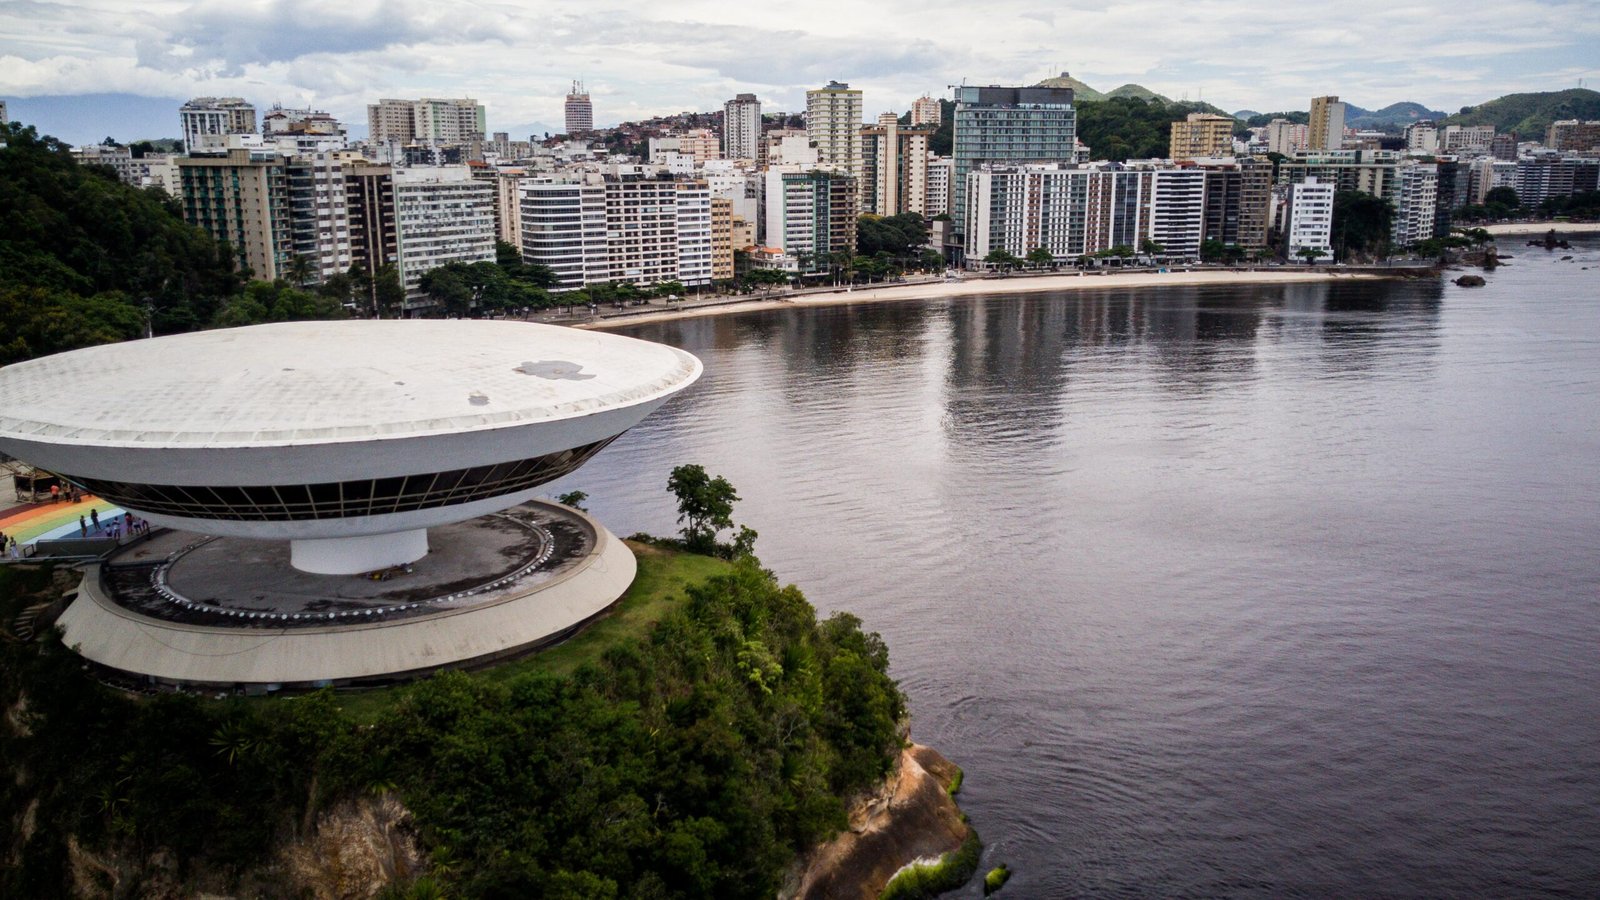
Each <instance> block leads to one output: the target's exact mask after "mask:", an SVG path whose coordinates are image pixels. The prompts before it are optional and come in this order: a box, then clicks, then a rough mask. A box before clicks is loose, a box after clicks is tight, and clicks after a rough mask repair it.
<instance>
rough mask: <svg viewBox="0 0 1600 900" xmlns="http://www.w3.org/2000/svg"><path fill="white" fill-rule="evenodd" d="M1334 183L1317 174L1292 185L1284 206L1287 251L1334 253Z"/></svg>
mask: <svg viewBox="0 0 1600 900" xmlns="http://www.w3.org/2000/svg"><path fill="white" fill-rule="evenodd" d="M1333 194H1334V186H1333V185H1331V184H1324V183H1322V182H1320V181H1318V180H1317V179H1316V178H1315V177H1311V178H1307V179H1306V180H1305V181H1303V182H1301V183H1299V184H1295V185H1291V186H1290V187H1289V190H1288V205H1287V206H1286V208H1285V209H1284V229H1283V244H1284V251H1285V255H1286V256H1288V257H1289V258H1291V259H1293V258H1294V257H1295V256H1297V255H1299V253H1300V251H1301V250H1306V249H1313V250H1320V251H1322V254H1323V256H1325V257H1326V256H1331V255H1332V254H1333Z"/></svg>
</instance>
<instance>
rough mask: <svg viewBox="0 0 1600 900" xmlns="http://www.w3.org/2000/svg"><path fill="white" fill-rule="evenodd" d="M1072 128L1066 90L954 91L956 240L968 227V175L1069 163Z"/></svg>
mask: <svg viewBox="0 0 1600 900" xmlns="http://www.w3.org/2000/svg"><path fill="white" fill-rule="evenodd" d="M1077 126H1078V118H1077V110H1076V109H1074V108H1073V105H1072V89H1071V88H1049V87H995V86H990V87H966V86H962V87H958V88H956V109H955V123H954V141H955V145H954V158H955V163H954V168H953V170H952V173H951V174H952V176H953V179H952V181H951V192H952V197H951V201H952V203H951V205H952V206H953V207H954V209H953V210H951V219H952V220H953V222H952V224H953V225H954V226H955V231H956V234H957V237H958V239H959V238H960V236H961V235H962V234H963V233H964V230H965V227H966V222H967V206H966V204H967V193H968V192H967V173H969V172H972V171H974V170H975V169H976V168H977V167H979V166H981V165H984V164H986V163H1002V162H1021V163H1026V162H1036V163H1050V162H1067V163H1070V162H1072V160H1073V154H1074V149H1075V147H1076V144H1077V137H1078V127H1077ZM957 261H959V260H957Z"/></svg>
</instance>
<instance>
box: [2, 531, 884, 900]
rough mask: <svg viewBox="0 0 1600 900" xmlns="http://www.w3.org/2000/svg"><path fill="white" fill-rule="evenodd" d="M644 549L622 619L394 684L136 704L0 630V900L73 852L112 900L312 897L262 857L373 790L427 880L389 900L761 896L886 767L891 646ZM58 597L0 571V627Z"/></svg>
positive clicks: (754, 580)
mask: <svg viewBox="0 0 1600 900" xmlns="http://www.w3.org/2000/svg"><path fill="white" fill-rule="evenodd" d="M636 552H638V553H639V566H640V568H639V576H638V579H637V580H636V581H635V583H634V587H633V588H630V590H629V593H628V594H627V595H626V596H625V597H624V598H623V600H622V601H621V605H620V608H619V609H618V610H616V611H615V612H614V613H613V614H612V616H611V618H610V619H608V620H606V621H604V622H602V623H600V624H599V625H597V626H594V627H592V628H591V630H590V631H589V632H587V633H585V634H583V635H580V636H578V637H576V638H574V639H572V640H571V641H570V642H568V643H567V644H564V645H562V646H561V647H558V648H555V649H554V650H552V651H548V655H546V654H539V655H535V656H532V657H529V658H527V659H525V660H521V661H516V662H511V663H505V664H502V665H500V666H498V667H496V668H492V669H489V670H486V671H483V672H479V673H474V674H463V673H459V672H457V673H450V674H444V675H439V676H437V677H434V678H430V679H427V680H424V681H421V682H417V683H415V684H411V685H407V686H403V687H399V688H393V689H389V690H386V691H382V692H366V693H360V694H333V693H331V692H327V691H324V692H321V693H318V694H313V695H310V696H302V697H299V698H283V699H266V698H262V699H258V700H246V699H242V698H239V699H229V700H212V699H202V698H199V697H195V696H193V695H163V696H160V697H154V698H148V697H147V698H133V697H129V696H126V695H123V694H120V693H118V692H116V691H113V690H111V689H109V688H106V687H104V686H102V685H101V684H99V683H98V682H96V681H94V680H93V679H92V678H91V677H90V676H89V674H88V673H87V672H85V671H84V667H83V666H82V660H81V659H79V658H78V657H77V656H76V655H74V654H73V653H72V652H71V651H69V650H68V649H66V648H64V647H62V646H61V644H60V641H59V640H48V641H44V642H32V643H25V644H24V643H17V642H15V641H4V642H0V707H3V708H5V709H6V710H8V713H7V715H5V716H3V717H0V759H3V760H4V761H5V763H4V772H3V773H0V774H3V776H4V777H0V896H5V897H54V896H63V895H68V894H70V893H72V891H71V881H70V879H71V874H72V872H74V871H80V872H81V871H82V870H83V869H84V867H83V866H82V865H81V861H82V860H83V859H86V858H87V859H98V860H110V861H113V864H114V865H116V866H117V867H118V868H119V869H120V875H119V879H120V880H119V885H118V889H117V891H115V892H113V891H112V890H111V888H110V887H109V886H107V887H106V895H107V896H112V895H115V896H129V897H133V896H148V895H160V896H193V895H196V894H198V893H203V892H204V891H201V890H199V885H200V884H208V885H210V886H211V890H212V891H213V892H222V893H227V894H231V895H236V896H245V895H250V896H261V895H263V894H259V893H257V892H254V891H251V890H248V889H243V888H241V885H247V884H248V883H251V882H250V879H252V878H254V879H255V880H256V882H257V883H259V881H260V880H261V879H262V878H263V877H266V878H268V879H269V881H270V882H271V883H273V884H276V885H277V889H276V890H275V891H269V892H267V893H266V894H264V896H272V897H278V896H282V897H298V896H307V895H309V892H308V891H306V890H305V887H304V885H301V886H300V887H299V888H296V887H295V886H294V885H289V884H284V883H283V878H282V873H281V870H274V869H273V868H272V866H273V865H274V862H273V861H274V859H276V858H277V857H276V856H275V854H276V852H277V849H278V847H279V846H280V845H281V844H282V843H284V842H287V841H293V840H296V839H300V838H304V837H306V836H307V831H308V829H310V828H311V827H312V823H313V822H314V821H315V818H316V814H317V813H318V812H320V811H322V810H326V809H328V808H329V807H331V806H334V805H337V804H341V803H346V802H353V801H354V799H356V798H361V797H371V796H373V795H378V794H383V795H389V794H393V795H396V796H398V797H399V798H400V799H401V800H402V801H403V802H404V805H405V807H406V808H407V809H409V810H410V812H411V815H412V816H414V822H415V828H416V831H417V835H418V840H419V842H420V844H421V848H422V850H423V852H424V854H425V855H426V862H425V863H424V866H423V868H424V870H425V871H426V872H427V874H428V876H429V877H430V878H431V880H432V885H431V890H424V889H423V886H422V885H412V886H410V889H409V891H407V890H406V887H407V886H406V885H403V884H401V885H392V887H393V888H398V889H397V890H391V892H390V893H388V894H385V895H384V896H388V897H402V896H410V897H439V896H451V897H505V898H512V897H515V898H529V900H539V898H562V900H577V898H608V897H609V898H617V897H653V898H661V900H667V898H680V897H681V898H701V897H771V896H773V895H774V894H776V893H777V891H778V889H779V886H780V882H781V881H782V878H783V874H784V871H785V869H786V867H787V866H788V865H789V863H790V862H791V861H792V860H794V858H795V857H796V855H797V854H798V853H799V852H800V851H802V850H804V849H807V848H809V847H810V846H811V845H812V844H813V843H815V842H816V841H818V840H820V839H822V838H825V837H827V836H828V835H829V834H831V833H833V832H834V831H836V830H837V829H840V828H843V827H845V825H846V806H845V798H847V797H849V796H851V795H852V794H853V793H854V792H856V791H858V790H860V789H862V788H865V787H867V786H869V785H871V784H874V783H876V782H877V781H879V780H880V779H881V778H882V777H883V776H884V775H885V774H886V773H887V772H888V771H889V769H890V768H891V766H892V764H893V762H894V760H895V759H896V758H897V757H898V755H899V748H900V732H899V723H900V719H901V717H902V715H903V713H904V699H903V698H902V696H901V694H900V691H899V689H898V688H897V687H896V686H895V684H894V682H893V681H892V680H890V678H889V675H888V673H887V669H888V652H887V650H886V649H885V647H884V644H883V642H882V641H881V640H880V639H879V638H878V637H877V635H873V634H867V633H864V632H863V631H862V630H861V628H860V623H859V621H858V620H856V619H855V618H853V617H851V616H848V615H844V614H839V615H835V616H833V617H831V618H829V619H827V620H824V621H821V622H819V621H817V619H816V615H815V612H814V611H813V610H812V608H811V606H810V604H808V603H807V602H806V600H805V598H804V597H803V596H801V594H800V592H799V591H798V590H796V589H795V588H794V587H792V586H791V587H779V586H778V584H777V583H776V581H775V580H774V579H773V577H772V574H771V573H770V572H767V571H765V570H763V569H761V568H760V566H759V565H758V564H757V563H756V562H755V561H754V560H753V559H748V558H746V559H745V560H742V561H740V562H737V563H732V564H729V563H723V562H720V561H717V560H713V559H710V558H708V557H704V556H696V555H692V554H686V553H676V552H670V551H665V550H655V549H652V548H649V547H645V546H638V547H636ZM48 585H49V573H48V572H44V573H40V572H39V571H38V570H32V569H29V568H26V567H17V566H12V567H9V568H0V621H4V622H6V623H9V622H11V621H12V620H13V619H14V618H15V617H16V616H17V614H18V613H19V612H20V611H21V609H22V608H23V607H24V606H25V605H26V604H27V603H30V602H32V601H33V600H34V599H36V598H37V597H38V596H39V595H41V593H42V595H43V596H45V597H48V596H50V591H49V589H48ZM54 593H55V594H57V595H58V594H59V589H58V590H56V591H55V592H54ZM640 616H647V617H648V618H647V619H645V620H642V621H640V620H639V617H640ZM619 622H620V624H618V623H619ZM652 622H654V624H651V623H652ZM24 820H26V821H27V822H28V823H29V824H28V825H27V826H26V827H22V828H19V827H18V824H17V823H20V822H23V821H24ZM351 851H352V854H355V853H357V852H358V851H359V848H354V847H353V848H351ZM107 871H110V869H109V868H108V869H107ZM274 871H277V872H278V874H277V876H276V877H274V876H273V872H274ZM263 873H265V875H263ZM94 874H98V872H95V873H94ZM391 877H392V875H391ZM158 878H162V879H166V882H167V883H168V884H169V886H170V888H171V889H170V890H167V891H158V890H155V886H156V885H159V884H160V883H161V881H159V880H156V879H158ZM173 882H176V884H173ZM326 886H327V885H318V887H326ZM345 887H346V888H347V889H350V890H356V889H367V888H375V887H377V886H376V885H370V884H357V885H347V886H345ZM342 895H343V894H341V896H342ZM349 895H350V896H355V894H354V893H351V894H349ZM365 896H370V894H367V895H365Z"/></svg>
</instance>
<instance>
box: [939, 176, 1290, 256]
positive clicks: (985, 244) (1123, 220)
mask: <svg viewBox="0 0 1600 900" xmlns="http://www.w3.org/2000/svg"><path fill="white" fill-rule="evenodd" d="M1271 178H1272V164H1271V163H1269V162H1267V161H1265V160H1254V159H1241V160H1234V159H1226V158H1218V159H1208V160H1203V161H1201V162H1199V163H1198V164H1196V165H1191V164H1188V163H1184V164H1182V165H1174V164H1171V163H1168V162H1165V161H1160V160H1141V161H1135V162H1128V163H1106V162H1100V163H1087V164H1069V163H1041V164H1026V165H1015V164H1000V163H990V164H985V165H984V166H981V167H980V168H978V169H976V170H974V171H973V172H970V173H968V175H967V192H968V195H969V196H968V203H967V210H968V212H967V233H968V240H967V245H966V254H967V262H968V263H969V264H975V263H978V262H980V261H981V260H983V259H984V257H986V256H988V255H989V253H990V252H992V251H994V250H1004V251H1006V252H1008V253H1010V254H1012V255H1014V256H1018V257H1023V256H1026V255H1028V254H1029V253H1031V252H1033V251H1034V250H1037V249H1039V248H1041V247H1042V248H1044V249H1045V250H1048V251H1049V252H1050V254H1051V255H1052V256H1054V257H1055V258H1057V259H1075V258H1077V257H1080V256H1084V255H1091V254H1094V253H1099V252H1101V251H1105V250H1110V249H1113V248H1116V247H1126V248H1129V249H1131V250H1136V251H1137V250H1138V249H1139V248H1140V247H1141V246H1142V245H1143V244H1144V242H1145V241H1146V240H1147V239H1148V240H1151V241H1154V242H1155V243H1156V244H1158V245H1160V246H1161V251H1160V253H1161V255H1162V256H1165V257H1169V258H1175V259H1198V258H1199V257H1200V246H1201V244H1202V243H1203V242H1205V241H1207V240H1216V241H1219V242H1221V243H1223V244H1233V245H1237V246H1239V247H1243V248H1246V249H1260V248H1263V247H1265V246H1266V229H1267V215H1268V209H1269V208H1270V192H1271V185H1270V181H1271Z"/></svg>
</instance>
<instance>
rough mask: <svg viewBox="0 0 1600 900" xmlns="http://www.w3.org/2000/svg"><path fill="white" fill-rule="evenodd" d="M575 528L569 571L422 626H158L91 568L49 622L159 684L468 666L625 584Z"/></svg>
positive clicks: (563, 629) (430, 618) (443, 606)
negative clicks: (576, 545) (578, 554)
mask: <svg viewBox="0 0 1600 900" xmlns="http://www.w3.org/2000/svg"><path fill="white" fill-rule="evenodd" d="M568 515H571V516H579V515H580V514H579V513H575V512H571V511H568ZM584 521H585V522H587V523H588V524H589V527H590V529H591V531H592V533H593V534H594V535H595V543H594V545H593V547H592V549H591V550H590V551H589V552H588V553H586V554H585V555H584V556H583V557H582V559H580V560H578V561H577V562H576V563H575V564H571V565H565V566H563V567H561V568H559V569H558V570H557V571H555V572H553V573H550V574H549V575H548V577H545V578H543V579H541V578H539V577H537V576H535V577H530V578H525V579H519V580H516V581H512V582H510V583H508V584H505V585H503V586H499V587H495V588H493V589H491V590H489V591H486V592H485V593H482V594H475V595H473V596H471V597H467V598H464V600H465V605H462V603H463V600H462V598H457V599H453V600H452V599H442V600H439V601H436V602H433V603H431V604H429V605H430V607H431V610H432V611H431V614H429V615H426V616H423V617H410V618H406V617H391V616H387V615H373V616H371V617H370V620H369V617H368V616H367V615H365V614H363V615H362V616H361V618H360V619H356V618H353V617H350V618H348V619H343V618H342V619H341V620H339V622H338V624H329V625H325V626H314V627H308V626H301V627H276V628H274V627H243V628H241V627H233V628H229V627H211V626H203V625H197V624H191V623H187V622H176V621H170V620H158V619H155V618H152V617H150V616H146V615H141V614H140V613H138V612H135V611H133V610H131V609H129V608H128V607H126V606H124V605H121V604H119V603H117V602H115V601H114V600H113V599H111V598H110V597H108V596H106V595H105V592H104V591H103V590H102V589H101V585H100V581H99V578H98V573H97V572H96V571H95V570H94V569H93V568H91V569H90V571H89V572H88V574H87V575H86V576H85V578H84V580H83V584H82V586H81V588H80V590H79V595H78V599H77V600H76V601H74V602H73V604H72V605H71V606H70V607H68V608H67V610H66V612H65V613H63V614H62V616H61V618H60V620H59V621H60V624H61V626H62V628H63V629H64V630H65V632H66V635H65V642H66V644H67V646H69V647H73V648H74V649H76V650H77V651H78V653H80V654H82V655H83V656H84V657H86V658H88V659H90V660H92V661H94V662H96V663H98V664H100V665H103V666H106V667H108V668H111V669H115V670H117V671H119V672H124V673H131V674H134V675H140V676H149V677H152V678H154V679H156V680H158V681H162V682H178V683H188V684H202V685H217V686H225V685H251V684H256V685H271V684H281V685H293V686H300V685H305V686H312V685H317V684H320V683H325V682H332V683H344V682H347V681H351V680H361V679H379V678H389V677H395V676H400V675H410V674H419V673H423V672H428V671H432V670H435V669H438V668H441V667H447V666H461V665H470V664H478V663H482V662H486V661H489V660H492V659H497V658H501V657H503V656H506V655H510V654H513V653H517V652H522V651H524V650H526V649H528V648H530V647H535V646H538V645H539V644H540V643H542V642H545V641H548V640H551V639H554V638H557V637H559V636H561V635H564V634H566V633H568V632H569V631H570V630H571V629H573V628H575V627H578V626H579V625H581V624H582V623H584V622H587V621H589V620H591V619H593V618H594V617H595V616H598V615H599V614H600V613H602V612H604V611H605V610H606V609H608V608H609V607H610V606H611V605H612V604H613V603H615V602H616V600H617V598H619V597H621V596H622V594H623V592H624V591H626V590H627V588H628V585H629V584H631V583H632V582H633V577H634V574H635V572H636V571H637V564H636V563H635V561H634V558H633V554H632V552H631V551H629V550H628V548H627V547H626V546H625V545H624V544H623V543H622V541H620V540H618V539H617V538H616V537H615V536H614V535H612V534H611V533H610V532H608V531H606V530H605V529H604V528H602V527H601V526H600V525H599V524H597V523H594V522H593V520H589V519H587V517H584ZM339 615H340V616H344V615H345V614H344V613H340V614H339ZM346 622H348V624H346Z"/></svg>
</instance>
